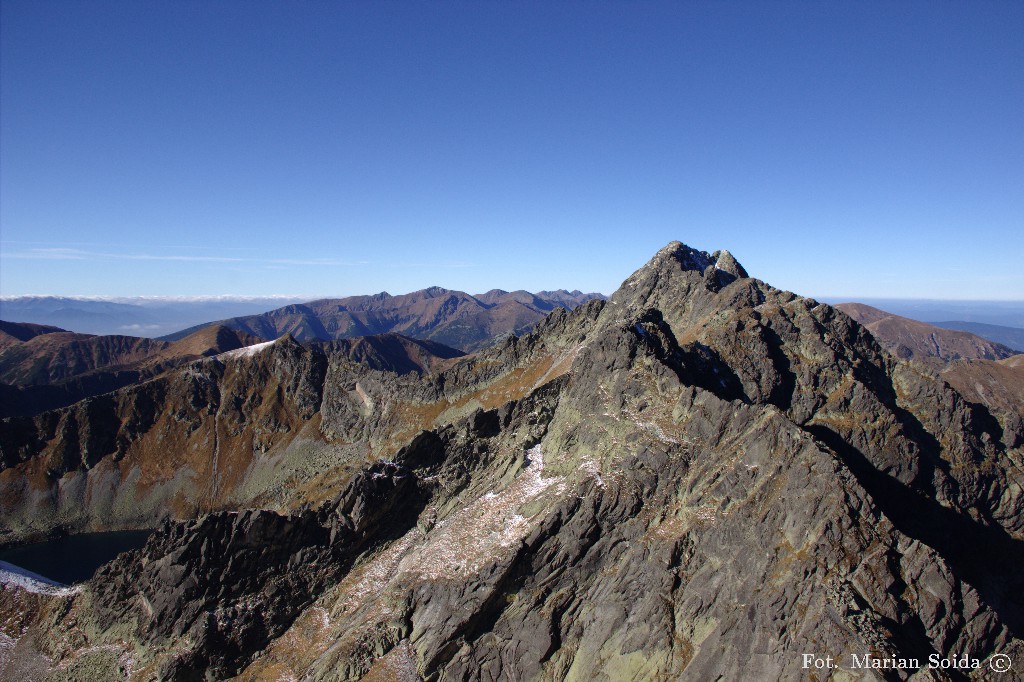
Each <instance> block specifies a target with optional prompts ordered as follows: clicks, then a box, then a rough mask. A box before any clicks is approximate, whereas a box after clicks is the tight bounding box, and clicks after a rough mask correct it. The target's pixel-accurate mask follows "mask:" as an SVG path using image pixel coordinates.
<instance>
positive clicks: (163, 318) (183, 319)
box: [0, 296, 302, 338]
mask: <svg viewBox="0 0 1024 682" xmlns="http://www.w3.org/2000/svg"><path fill="white" fill-rule="evenodd" d="M301 300H302V299H301V298H294V297H286V296H247V297H235V296H197V297H181V298H167V297H143V296H137V297H126V298H110V299H106V298H89V297H71V296H18V297H3V298H0V320H9V321H14V322H31V323H34V324H42V325H49V326H53V327H60V328H61V329H73V330H74V331H76V332H79V333H82V334H102V335H109V334H127V335H131V336H144V337H149V338H155V337H158V336H163V335H164V334H170V333H172V332H175V331H178V330H179V329H184V328H185V327H193V326H195V325H198V324H201V323H204V322H208V321H210V320H219V319H222V318H225V317H234V316H236V315H251V314H253V313H261V312H264V311H266V310H270V309H271V308H275V307H277V306H281V305H285V304H287V303H298V302H299V301H301Z"/></svg>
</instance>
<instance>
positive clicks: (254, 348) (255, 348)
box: [213, 341, 274, 360]
mask: <svg viewBox="0 0 1024 682" xmlns="http://www.w3.org/2000/svg"><path fill="white" fill-rule="evenodd" d="M273 343H274V342H273V341H264V342H263V343H254V344H253V345H251V346H246V347H244V348H236V349H235V350H229V351H226V352H224V353H219V354H217V355H214V356H213V357H215V358H217V359H218V360H227V359H229V358H251V357H252V356H254V355H256V354H257V353H259V352H260V351H261V350H263V349H264V348H267V347H269V346H271V345H273Z"/></svg>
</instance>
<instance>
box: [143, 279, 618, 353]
mask: <svg viewBox="0 0 1024 682" xmlns="http://www.w3.org/2000/svg"><path fill="white" fill-rule="evenodd" d="M600 297H601V295H600V294H583V293H580V292H568V291H565V290H558V291H555V292H540V293H538V294H531V293H529V292H526V291H514V292H507V291H503V290H500V289H493V290H491V291H489V292H487V293H486V294H480V295H479V296H472V295H470V294H467V293H465V292H462V291H455V290H451V289H445V288H443V287H429V288H427V289H422V290H420V291H415V292H411V293H408V294H400V295H397V296H393V295H391V294H389V293H387V292H381V293H379V294H372V295H364V296H350V297H347V298H341V299H319V300H316V301H309V302H306V303H301V304H292V305H288V306H284V307H281V308H278V309H275V310H272V311H269V312H267V313H263V314H260V315H250V316H246V317H238V318H232V319H228V320H222V321H220V322H219V324H223V325H225V326H228V327H231V328H235V329H239V330H240V331H244V332H246V333H249V334H252V335H254V336H260V337H262V338H264V339H270V338H277V337H279V336H280V335H282V334H285V333H287V334H291V335H292V336H294V337H295V338H296V339H297V340H299V341H311V340H318V341H328V340H333V339H339V338H349V337H352V336H370V335H374V334H382V333H389V332H396V333H400V334H402V335H404V336H409V337H413V338H419V339H422V340H427V341H437V342H439V343H442V344H444V345H446V346H450V347H453V348H459V349H460V350H463V351H465V352H472V351H475V350H479V349H480V348H483V347H484V346H487V345H490V344H492V343H494V342H495V341H496V340H497V339H500V338H501V337H502V336H504V335H508V334H513V335H518V334H522V333H524V332H525V331H527V330H528V329H530V328H532V327H533V325H535V324H536V323H537V322H539V321H540V320H541V319H542V318H543V317H544V316H545V315H546V314H547V313H549V312H551V311H552V310H553V309H554V308H556V307H562V308H573V307H576V306H577V305H580V304H581V303H585V302H586V301H588V300H592V299H593V298H600ZM195 329H197V328H189V329H185V330H182V331H181V332H177V333H175V334H171V335H168V336H165V337H162V338H163V339H164V340H174V339H175V338H178V337H179V336H180V335H183V334H186V333H191V332H193V331H194V330H195Z"/></svg>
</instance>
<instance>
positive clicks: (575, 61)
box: [0, 0, 1024, 299]
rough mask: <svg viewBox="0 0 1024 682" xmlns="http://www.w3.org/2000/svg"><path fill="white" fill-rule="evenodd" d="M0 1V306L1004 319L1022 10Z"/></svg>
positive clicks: (1016, 236)
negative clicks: (676, 265) (717, 293)
mask: <svg viewBox="0 0 1024 682" xmlns="http://www.w3.org/2000/svg"><path fill="white" fill-rule="evenodd" d="M0 7H2V10H0V11H2V16H0V20H2V21H0V31H2V33H0V50H2V54H0V76H2V82H0V294H3V295H7V296H10V295H17V294H40V293H52V294H78V295H90V294H101V295H178V294H225V293H228V294H251V295H255V294H300V295H311V296H314V295H348V294H358V293H371V292H376V291H380V290H388V291H390V292H391V293H401V292H405V291H410V290H414V289H418V288H422V287H425V286H428V285H433V284H437V285H441V286H446V287H449V288H455V289H463V290H468V291H471V292H481V291H485V290H488V289H491V288H495V287H497V288H503V289H517V288H525V289H530V290H538V289H551V288H560V287H567V288H580V289H583V290H597V291H602V292H605V293H610V292H611V291H612V290H614V289H615V288H616V287H617V286H618V284H619V283H620V282H621V281H622V279H624V278H625V277H626V276H627V275H628V274H629V273H630V272H631V271H632V270H634V269H635V268H637V267H639V266H640V265H642V264H643V263H644V262H645V261H646V260H647V259H648V258H649V257H650V256H651V255H652V254H653V253H654V252H655V251H656V250H657V249H658V248H660V247H661V246H663V245H664V244H665V243H666V242H668V241H670V240H672V239H679V240H682V241H684V242H686V243H688V244H690V245H692V246H695V247H698V248H701V249H706V250H709V251H710V250H714V249H718V248H727V249H729V250H730V251H732V252H733V253H734V254H735V255H736V257H737V258H738V259H739V260H740V261H741V262H742V263H743V264H744V265H745V266H746V267H747V269H748V270H749V271H750V272H751V274H753V275H755V276H757V277H760V278H761V279H764V280H766V281H768V282H770V283H772V284H775V285H776V286H780V287H783V288H787V289H791V290H794V291H797V292H798V293H803V294H806V295H813V296H819V297H827V296H849V297H858V296H860V297H868V296H874V297H879V296H894V297H904V298H906V297H928V298H1010V299H1024V267H1022V265H1021V262H1022V256H1024V39H1022V36H1024V3H1020V2H984V1H979V2H944V1H937V2H931V1H929V2H917V3H915V2H888V1H886V2H856V3H853V2H842V3H839V2H835V3H833V2H816V1H815V2H762V1H758V2H749V3H748V2H700V3H695V2H667V3H657V2H629V3H627V2H564V3H557V2H555V3H552V2H543V3H542V2H486V1H485V2H450V1H446V2H365V3H358V2H357V3H340V2H329V3H328V2H259V1H257V2H136V1H134V0H132V1H130V2H113V3H112V2H100V1H95V0H82V1H79V2H72V1H60V2H51V1H47V0H3V3H2V5H0Z"/></svg>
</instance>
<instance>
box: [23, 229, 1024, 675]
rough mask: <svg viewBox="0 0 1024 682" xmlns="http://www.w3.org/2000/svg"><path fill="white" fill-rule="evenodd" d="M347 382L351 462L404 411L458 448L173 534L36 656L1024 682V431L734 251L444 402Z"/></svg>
mask: <svg viewBox="0 0 1024 682" xmlns="http://www.w3.org/2000/svg"><path fill="white" fill-rule="evenodd" d="M323 372H324V374H323V376H324V379H323V381H322V383H320V385H322V386H323V388H322V391H321V393H320V394H319V408H318V411H317V408H313V407H310V408H309V409H312V410H314V412H315V414H316V415H318V416H319V418H320V419H321V421H322V423H323V425H324V426H323V428H324V429H329V430H331V431H332V432H334V433H338V434H344V435H343V436H339V437H341V438H354V437H368V438H371V439H373V438H376V439H381V441H383V440H384V439H386V438H388V437H392V436H393V434H395V433H401V430H400V429H399V428H398V427H397V426H396V424H398V423H399V422H398V421H395V420H396V419H398V417H396V413H397V411H400V409H399V407H394V406H396V405H399V406H405V407H402V408H401V409H405V410H408V409H411V408H409V407H408V406H409V405H412V406H417V409H422V411H425V412H429V415H428V416H429V417H430V418H429V420H428V421H429V422H430V424H429V428H425V429H420V430H418V431H416V432H415V433H412V434H411V435H409V436H408V437H407V438H405V440H404V447H400V448H397V447H396V448H395V450H394V451H393V452H394V454H393V455H391V456H385V457H383V458H378V459H377V461H374V462H371V463H367V464H364V465H362V467H361V468H360V471H359V473H357V474H356V475H355V476H354V477H352V478H351V480H350V481H349V483H348V484H347V485H346V486H345V487H344V488H343V489H342V490H341V491H340V492H339V493H338V494H337V495H336V496H335V497H333V498H332V499H330V500H326V501H322V502H321V503H319V504H317V505H315V506H312V507H310V508H309V509H307V510H305V511H302V512H301V513H295V514H292V515H279V514H276V513H273V512H269V511H241V512H239V513H237V514H232V513H228V512H222V513H218V514H214V515H209V516H204V517H202V518H200V519H198V520H195V521H192V522H183V523H173V524H168V525H167V526H165V527H163V528H162V529H161V530H160V531H159V532H158V533H157V534H156V535H155V536H154V537H153V538H152V539H151V541H150V542H149V544H148V545H147V546H146V548H145V549H143V550H142V551H141V552H138V553H136V554H132V555H127V556H124V557H122V558H121V559H119V560H118V562H116V563H115V564H111V565H109V566H108V567H107V568H106V569H104V571H103V572H102V573H101V574H100V575H99V576H98V577H97V578H96V579H94V580H93V581H92V582H90V583H89V584H88V585H87V586H86V588H85V590H84V592H83V593H82V594H81V595H80V596H78V597H75V598H73V599H71V604H70V606H68V607H67V608H66V611H65V612H64V613H62V614H52V613H51V614H40V615H39V616H38V617H36V619H35V620H34V621H32V622H31V623H30V625H29V626H28V632H32V633H37V634H38V635H39V636H37V637H36V638H35V640H33V641H36V642H40V641H42V636H43V635H44V634H45V635H47V636H49V637H50V639H49V640H46V641H50V642H70V641H81V639H82V638H84V639H85V640H87V641H88V643H89V644H90V645H91V646H92V647H94V649H95V648H96V647H100V646H107V647H113V648H114V649H115V650H117V651H119V652H121V654H122V655H123V656H125V657H128V658H130V659H131V660H132V661H134V662H135V666H136V668H135V669H136V670H139V671H142V670H147V671H158V672H159V674H160V675H162V676H163V677H166V678H172V679H194V678H201V677H202V676H204V675H205V676H206V677H207V678H211V679H212V678H219V677H221V676H224V675H237V676H238V679H243V680H256V679H266V678H268V677H270V678H273V679H276V678H277V676H286V675H293V676H295V677H296V678H303V679H315V680H336V679H345V680H356V679H363V678H365V679H371V680H372V679H418V678H422V679H429V680H499V679H515V680H534V679H537V680H695V681H696V680H701V681H703V680H708V679H729V680H734V679H735V680H741V679H742V680H746V679H756V680H775V679H784V680H789V679H827V673H823V672H821V671H820V670H815V669H809V668H808V667H807V665H806V661H805V659H804V654H806V653H815V654H817V655H820V656H822V657H825V656H829V657H831V660H832V661H833V662H834V663H835V664H836V665H838V666H839V667H838V668H836V669H834V670H832V671H831V674H832V679H865V680H867V679H872V680H873V679H885V680H903V679H914V680H923V679H935V680H945V679H948V680H966V679H989V678H990V677H991V675H992V672H991V670H990V669H989V667H988V661H989V660H990V658H991V657H992V656H993V655H995V654H999V655H1005V656H1008V657H1009V658H1010V659H1011V660H1012V661H1013V662H1014V663H1013V666H1014V667H1013V669H1012V671H1011V672H1010V673H1007V674H1008V675H1010V677H1007V678H1005V679H1013V676H1014V675H1016V677H1017V678H1020V677H1021V676H1022V673H1024V669H1022V668H1021V665H1022V664H1024V640H1022V637H1024V599H1022V595H1024V578H1022V576H1024V572H1022V571H1021V570H1020V567H1021V566H1024V549H1022V548H1024V540H1022V533H1024V514H1022V504H1024V501H1022V500H1024V492H1022V490H1024V485H1022V484H1024V477H1022V473H1021V472H1022V471H1024V466H1022V464H1024V459H1022V454H1024V453H1022V452H1021V449H1020V443H1021V435H1020V434H1019V433H1017V432H1015V431H1013V429H1012V428H1008V427H1007V425H1008V424H1009V422H1000V421H999V419H997V418H996V417H994V416H993V415H991V414H989V413H988V412H987V411H986V409H985V408H984V407H983V406H980V405H977V404H974V403H970V402H968V401H966V400H964V399H963V397H962V396H960V395H959V394H958V393H956V392H955V391H954V390H952V389H951V388H950V387H949V386H947V385H945V384H943V383H942V382H940V381H937V380H936V379H935V378H934V377H933V376H931V375H930V374H929V373H927V372H923V371H919V370H918V368H916V367H915V366H914V365H912V364H907V363H905V362H902V361H900V360H898V359H895V358H893V357H892V356H891V355H889V354H887V353H886V352H885V351H883V350H882V349H881V348H880V347H879V346H878V344H877V343H876V342H875V340H874V339H873V337H872V336H871V335H870V334H869V333H868V332H867V331H866V330H865V329H864V328H863V327H861V326H860V325H859V324H857V323H856V322H855V321H853V320H852V319H850V318H849V317H848V316H846V315H845V314H843V313H842V312H840V311H837V310H835V309H833V308H831V307H829V306H826V305H821V304H818V303H817V302H815V301H813V300H810V299H805V298H801V297H798V296H796V295H794V294H791V293H788V292H782V291H779V290H776V289H774V288H772V287H770V286H768V285H767V284H765V283H763V282H760V281H758V280H755V279H751V278H749V277H748V276H747V274H746V272H745V271H744V270H743V268H742V267H741V266H740V265H739V264H738V263H736V262H735V259H733V258H732V257H731V256H730V255H729V254H728V253H727V252H715V253H714V254H708V253H705V252H700V251H696V250H693V249H690V248H688V247H685V246H683V245H682V244H679V243H673V244H670V245H669V246H667V247H666V248H665V249H663V250H662V251H660V252H659V253H658V254H657V255H656V256H655V258H654V259H653V260H652V261H651V262H650V263H649V264H647V265H646V266H644V267H643V268H641V269H640V270H638V271H637V272H636V273H634V274H633V275H632V276H631V277H630V278H629V279H627V281H626V282H625V283H624V284H623V286H622V287H621V288H620V289H619V291H618V292H616V293H615V295H614V296H613V297H612V298H611V299H610V300H609V301H608V302H607V303H604V302H593V303H590V304H587V305H584V306H582V307H581V308H579V309H577V310H576V311H573V312H563V311H559V312H556V313H554V314H552V315H551V316H550V317H549V318H548V319H547V320H546V322H545V323H544V324H542V325H541V326H540V327H539V328H538V329H537V330H536V331H535V332H534V333H532V334H529V335H526V336H524V337H522V338H518V339H510V340H508V341H507V342H506V343H505V344H504V345H502V346H500V347H496V348H494V349H491V350H489V351H486V352H485V353H483V354H481V355H479V356H474V357H471V358H468V359H464V360H462V361H460V362H458V363H456V364H455V365H454V366H453V367H451V368H450V369H448V370H446V371H444V372H440V373H438V374H435V375H430V376H427V377H425V378H424V379H422V380H414V379H412V378H411V377H410V378H399V377H395V376H394V375H385V374H383V373H374V372H372V371H369V370H358V369H355V368H351V367H350V366H349V365H346V364H344V363H340V362H339V363H335V364H330V363H328V364H327V366H326V367H324V369H323ZM513 380H515V381H513ZM357 385H358V388H357ZM512 385H516V386H519V387H520V389H521V390H520V389H517V390H519V392H518V393H517V394H516V396H517V397H513V398H510V399H504V398H503V396H506V395H510V394H511V393H509V391H510V389H509V388H508V387H509V386H512ZM524 387H525V388H524ZM296 390H298V389H297V388H296ZM386 395H388V396H389V397H384V396H386ZM364 396H365V397H364ZM403 401H404V402H403ZM315 403H316V400H311V401H310V403H309V404H310V405H311V406H312V405H314V404H315ZM197 404H198V403H197ZM387 405H390V406H392V407H386V406H387ZM437 405H442V407H444V408H445V409H444V410H442V409H441V407H437ZM430 406H435V407H431V409H432V410H433V411H429V410H427V408H428V407H430ZM474 406H476V407H474ZM389 410H390V411H389ZM243 414H244V412H243ZM435 415H436V416H435ZM445 415H450V417H449V416H445ZM404 418H405V419H408V418H409V417H408V416H406V417H404ZM1011 426H1012V425H1011ZM388 434H391V435H390V436H389V435H388ZM79 440H80V441H81V438H79ZM30 620H31V619H30ZM25 636H28V635H25ZM76 637H78V638H79V639H78V640H75V638H76ZM26 641H27V640H26ZM33 651H35V652H36V654H37V655H42V656H44V657H45V658H46V660H47V661H49V662H50V665H52V666H58V665H61V664H63V662H67V661H70V660H78V659H79V658H81V657H83V656H88V655H90V654H82V653H80V652H81V651H83V647H77V648H76V647H73V646H70V645H60V644H48V645H37V646H36V647H35V649H33ZM866 656H868V657H872V658H874V659H877V660H905V661H917V662H918V664H919V667H920V668H921V669H920V670H917V669H885V670H872V669H865V668H863V667H858V666H857V661H860V660H863V659H864V657H866ZM931 657H935V658H936V659H938V660H948V659H952V658H955V657H966V658H967V659H968V660H970V659H977V660H978V661H979V662H980V664H979V665H980V667H979V668H977V669H973V668H972V669H963V668H945V669H941V668H939V669H928V663H929V660H930V658H931ZM992 679H996V678H992Z"/></svg>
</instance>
